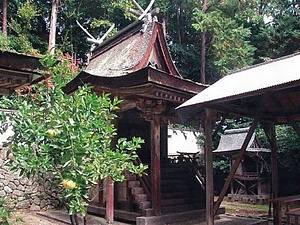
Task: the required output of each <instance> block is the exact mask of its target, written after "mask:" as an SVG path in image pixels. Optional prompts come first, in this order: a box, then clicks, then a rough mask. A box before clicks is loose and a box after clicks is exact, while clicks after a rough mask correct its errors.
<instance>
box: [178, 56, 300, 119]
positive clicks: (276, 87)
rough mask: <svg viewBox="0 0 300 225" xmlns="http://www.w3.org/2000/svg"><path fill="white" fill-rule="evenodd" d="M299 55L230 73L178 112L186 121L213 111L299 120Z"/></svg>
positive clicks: (193, 98) (187, 102) (264, 117)
mask: <svg viewBox="0 0 300 225" xmlns="http://www.w3.org/2000/svg"><path fill="white" fill-rule="evenodd" d="M299 95H300V54H293V55H289V56H287V57H283V58H280V59H277V60H273V61H270V62H267V63H263V64H259V65H256V66H253V67H249V68H247V69H243V70H240V71H237V72H234V73H232V74H229V75H227V76H225V77H223V78H222V79H220V80H218V81H217V82H216V83H214V84H212V85H211V86H210V87H208V88H206V89H205V90H204V91H202V92H201V93H199V94H197V95H196V96H194V97H192V98H191V99H189V100H188V101H186V102H185V103H183V104H182V105H180V106H179V107H178V108H177V110H178V113H179V116H180V117H181V119H182V121H183V122H187V121H188V120H190V119H191V118H193V117H195V116H197V115H199V114H200V113H201V112H203V110H204V108H212V109H215V110H217V111H220V112H225V113H229V114H233V115H238V116H246V117H251V118H257V117H259V118H260V119H263V120H266V121H273V122H275V123H286V122H287V121H288V120H289V117H290V118H293V119H294V120H296V121H299V120H300V98H299V97H298V96H299Z"/></svg>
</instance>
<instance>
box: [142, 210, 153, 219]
mask: <svg viewBox="0 0 300 225" xmlns="http://www.w3.org/2000/svg"><path fill="white" fill-rule="evenodd" d="M142 215H143V216H148V217H149V216H154V210H153V209H152V208H149V209H143V210H142Z"/></svg>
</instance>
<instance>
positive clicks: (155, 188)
mask: <svg viewBox="0 0 300 225" xmlns="http://www.w3.org/2000/svg"><path fill="white" fill-rule="evenodd" d="M151 179H152V181H151V198H152V199H151V200H152V207H153V211H154V215H155V216H159V215H161V192H160V188H161V187H160V184H161V174H160V120H159V116H157V115H153V119H152V120H151Z"/></svg>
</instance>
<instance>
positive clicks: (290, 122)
mask: <svg viewBox="0 0 300 225" xmlns="http://www.w3.org/2000/svg"><path fill="white" fill-rule="evenodd" d="M288 122H289V125H290V126H291V127H292V128H293V129H294V130H295V131H296V133H297V134H298V136H300V127H299V126H298V125H297V124H296V122H295V121H294V120H293V119H291V118H289V121H288Z"/></svg>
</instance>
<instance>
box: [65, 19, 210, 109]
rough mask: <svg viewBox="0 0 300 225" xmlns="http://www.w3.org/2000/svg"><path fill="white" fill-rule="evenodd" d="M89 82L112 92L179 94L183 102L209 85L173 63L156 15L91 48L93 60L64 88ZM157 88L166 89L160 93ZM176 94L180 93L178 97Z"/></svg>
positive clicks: (148, 95)
mask: <svg viewBox="0 0 300 225" xmlns="http://www.w3.org/2000/svg"><path fill="white" fill-rule="evenodd" d="M83 84H88V85H92V86H94V87H95V88H94V90H95V91H98V92H101V91H107V92H110V93H113V94H116V95H118V94H125V95H127V96H128V95H139V96H145V97H151V98H152V97H154V98H160V96H162V95H164V96H165V95H166V96H169V97H170V95H172V94H174V93H177V94H179V95H180V96H181V97H179V96H178V95H175V96H173V97H171V98H178V99H179V98H180V100H179V101H177V100H176V102H179V103H182V101H183V100H184V99H185V100H187V99H189V98H190V97H192V96H193V95H195V94H197V93H199V92H200V91H202V90H203V89H205V88H206V87H207V85H203V84H200V83H197V82H193V81H191V80H188V79H184V78H183V77H182V76H181V75H180V74H179V72H178V70H177V68H176V66H175V65H174V63H173V61H172V59H171V56H170V53H169V50H168V46H167V44H166V40H165V34H164V30H163V27H162V24H160V23H158V22H157V21H156V19H155V17H147V18H146V19H144V20H143V21H140V20H138V21H136V22H134V23H132V24H130V25H129V26H127V27H126V28H124V29H123V30H121V31H119V32H118V33H117V34H115V35H114V36H112V37H110V38H109V39H107V40H106V41H104V42H103V43H101V44H100V45H99V46H97V47H96V48H95V50H94V51H93V52H92V57H91V60H90V62H89V64H88V66H87V67H86V69H84V70H83V71H82V72H81V73H80V74H79V75H78V76H77V77H76V78H75V79H73V80H72V81H71V82H70V83H68V84H67V86H66V87H65V89H64V91H65V92H67V93H71V92H73V91H75V90H76V89H77V87H78V86H80V85H83ZM158 89H159V90H160V91H161V90H164V93H161V92H160V94H158V92H157V91H158ZM176 96H177V97H176Z"/></svg>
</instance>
